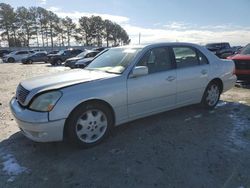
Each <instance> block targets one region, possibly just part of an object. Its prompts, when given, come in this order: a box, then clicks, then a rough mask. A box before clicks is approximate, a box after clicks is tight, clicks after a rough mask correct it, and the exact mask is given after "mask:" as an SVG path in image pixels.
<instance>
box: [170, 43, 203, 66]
mask: <svg viewBox="0 0 250 188" xmlns="http://www.w3.org/2000/svg"><path fill="white" fill-rule="evenodd" d="M173 52H174V56H175V62H176V66H177V68H186V67H193V66H197V65H199V57H197V54H196V51H195V50H194V49H192V48H189V47H173Z"/></svg>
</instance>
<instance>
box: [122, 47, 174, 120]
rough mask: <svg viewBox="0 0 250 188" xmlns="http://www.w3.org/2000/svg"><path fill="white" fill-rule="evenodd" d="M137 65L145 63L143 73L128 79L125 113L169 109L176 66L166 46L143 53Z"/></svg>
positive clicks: (172, 99)
mask: <svg viewBox="0 0 250 188" xmlns="http://www.w3.org/2000/svg"><path fill="white" fill-rule="evenodd" d="M136 66H147V67H148V70H149V73H148V75H145V76H140V77H136V78H128V81H127V88H128V114H129V117H130V118H136V117H140V116H145V115H147V114H153V113H157V112H160V111H164V110H167V109H169V108H172V107H173V106H174V105H175V98H176V69H175V67H174V64H173V61H172V60H171V56H170V53H169V49H168V48H167V47H159V48H154V49H151V50H149V51H148V52H146V54H145V55H144V56H143V57H142V59H141V60H140V61H139V63H138V64H137V65H136Z"/></svg>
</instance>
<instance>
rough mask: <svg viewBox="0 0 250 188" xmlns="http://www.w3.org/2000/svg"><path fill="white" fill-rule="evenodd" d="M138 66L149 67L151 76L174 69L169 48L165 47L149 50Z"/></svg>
mask: <svg viewBox="0 0 250 188" xmlns="http://www.w3.org/2000/svg"><path fill="white" fill-rule="evenodd" d="M137 66H147V67H148V72H149V74H151V73H155V72H161V71H166V70H170V69H172V68H174V66H173V63H172V61H171V58H170V54H169V50H168V48H163V47H161V48H155V49H152V50H149V51H148V52H147V53H146V54H145V55H144V56H143V57H142V59H141V60H140V61H139V63H138V64H137Z"/></svg>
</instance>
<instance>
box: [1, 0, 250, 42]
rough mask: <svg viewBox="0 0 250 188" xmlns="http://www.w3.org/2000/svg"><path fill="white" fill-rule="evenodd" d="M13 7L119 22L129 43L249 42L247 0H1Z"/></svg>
mask: <svg viewBox="0 0 250 188" xmlns="http://www.w3.org/2000/svg"><path fill="white" fill-rule="evenodd" d="M1 1H2V2H4V3H8V4H10V5H11V6H13V7H14V8H16V7H19V6H25V7H30V6H41V7H43V8H46V9H48V10H51V11H53V12H54V13H56V14H57V15H58V16H59V17H65V16H69V17H71V18H72V19H73V20H74V21H75V22H77V20H78V19H79V18H80V17H81V16H91V15H99V16H101V17H102V18H104V19H110V20H112V21H114V22H116V23H118V24H120V25H121V26H122V27H123V28H124V29H125V30H126V31H127V33H128V35H129V37H130V38H131V43H132V44H138V41H139V33H141V43H151V42H167V41H171V42H173V41H178V42H193V43H198V44H205V43H209V42H230V43H231V44H232V45H246V44H247V43H250V19H249V17H250V16H249V8H250V0H209V1H208V0H151V1H149V0H99V1H98V0H91V1H90V0H71V1H69V0H22V1H20V0H1Z"/></svg>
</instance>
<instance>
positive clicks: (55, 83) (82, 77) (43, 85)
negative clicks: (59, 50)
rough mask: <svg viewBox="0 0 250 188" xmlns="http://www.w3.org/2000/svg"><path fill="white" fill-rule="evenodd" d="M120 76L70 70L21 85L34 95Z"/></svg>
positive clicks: (36, 78) (24, 82)
mask: <svg viewBox="0 0 250 188" xmlns="http://www.w3.org/2000/svg"><path fill="white" fill-rule="evenodd" d="M116 76H118V75H117V74H110V73H106V72H103V71H93V70H91V71H90V70H83V69H78V70H70V71H65V72H61V73H56V74H53V75H45V76H39V77H35V78H31V79H28V80H25V81H23V82H21V85H22V86H23V87H24V88H25V89H27V90H29V91H32V93H35V94H37V93H40V92H43V91H47V90H53V89H59V88H63V87H68V86H71V85H75V84H80V83H85V82H90V81H95V80H101V79H108V78H112V77H116Z"/></svg>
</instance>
